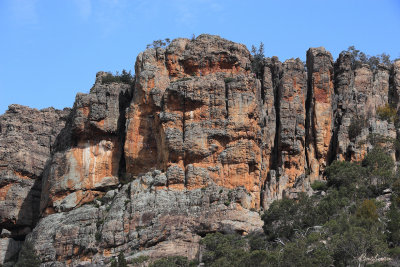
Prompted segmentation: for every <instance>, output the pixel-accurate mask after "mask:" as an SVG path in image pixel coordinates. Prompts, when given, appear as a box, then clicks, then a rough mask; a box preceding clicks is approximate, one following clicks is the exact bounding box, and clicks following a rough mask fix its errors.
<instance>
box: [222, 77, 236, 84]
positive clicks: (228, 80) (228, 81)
mask: <svg viewBox="0 0 400 267" xmlns="http://www.w3.org/2000/svg"><path fill="white" fill-rule="evenodd" d="M234 80H235V79H234V78H230V77H228V78H225V79H224V81H225V83H230V82H233V81H234Z"/></svg>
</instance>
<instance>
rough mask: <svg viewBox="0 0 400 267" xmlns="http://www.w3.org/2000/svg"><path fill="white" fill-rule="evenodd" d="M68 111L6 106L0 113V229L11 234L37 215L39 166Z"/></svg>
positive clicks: (47, 153)
mask: <svg viewBox="0 0 400 267" xmlns="http://www.w3.org/2000/svg"><path fill="white" fill-rule="evenodd" d="M69 112H70V110H69V109H64V110H56V109H54V108H46V109H42V110H37V109H32V108H28V107H25V106H20V105H10V106H9V109H8V110H7V111H6V113H5V114H3V115H2V116H0V229H1V228H7V229H12V232H13V235H12V236H19V235H23V236H24V235H26V234H27V233H26V231H25V230H24V231H21V230H22V229H24V228H26V227H28V228H29V227H32V226H33V224H34V223H35V222H36V220H37V218H38V215H39V201H40V190H41V178H42V173H43V169H44V168H45V165H46V161H47V160H48V159H49V157H50V149H51V147H52V145H53V143H54V141H55V140H56V136H57V135H58V134H59V132H60V131H61V129H62V128H63V127H64V125H65V121H66V118H67V116H68V114H69ZM28 232H29V231H28Z"/></svg>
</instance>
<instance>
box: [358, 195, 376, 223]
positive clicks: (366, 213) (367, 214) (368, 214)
mask: <svg viewBox="0 0 400 267" xmlns="http://www.w3.org/2000/svg"><path fill="white" fill-rule="evenodd" d="M356 215H357V216H358V217H362V218H364V219H367V220H373V221H377V220H378V217H379V216H378V211H377V208H376V205H375V202H374V201H373V200H370V199H365V200H364V201H363V202H362V204H361V206H360V207H358V208H357V212H356Z"/></svg>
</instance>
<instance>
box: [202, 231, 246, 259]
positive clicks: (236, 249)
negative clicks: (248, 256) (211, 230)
mask: <svg viewBox="0 0 400 267" xmlns="http://www.w3.org/2000/svg"><path fill="white" fill-rule="evenodd" d="M201 244H202V245H204V246H205V248H206V252H204V254H203V261H204V263H205V264H206V265H207V266H229V264H230V263H231V262H232V261H237V260H239V259H240V258H241V256H243V254H244V251H243V248H244V247H245V246H246V241H245V240H244V239H242V238H241V237H240V236H239V235H233V234H232V235H223V234H221V233H215V234H208V235H206V237H204V238H203V240H201Z"/></svg>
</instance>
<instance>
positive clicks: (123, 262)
mask: <svg viewBox="0 0 400 267" xmlns="http://www.w3.org/2000/svg"><path fill="white" fill-rule="evenodd" d="M118 267H128V264H127V262H126V260H125V256H124V253H123V252H120V253H119V254H118Z"/></svg>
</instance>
